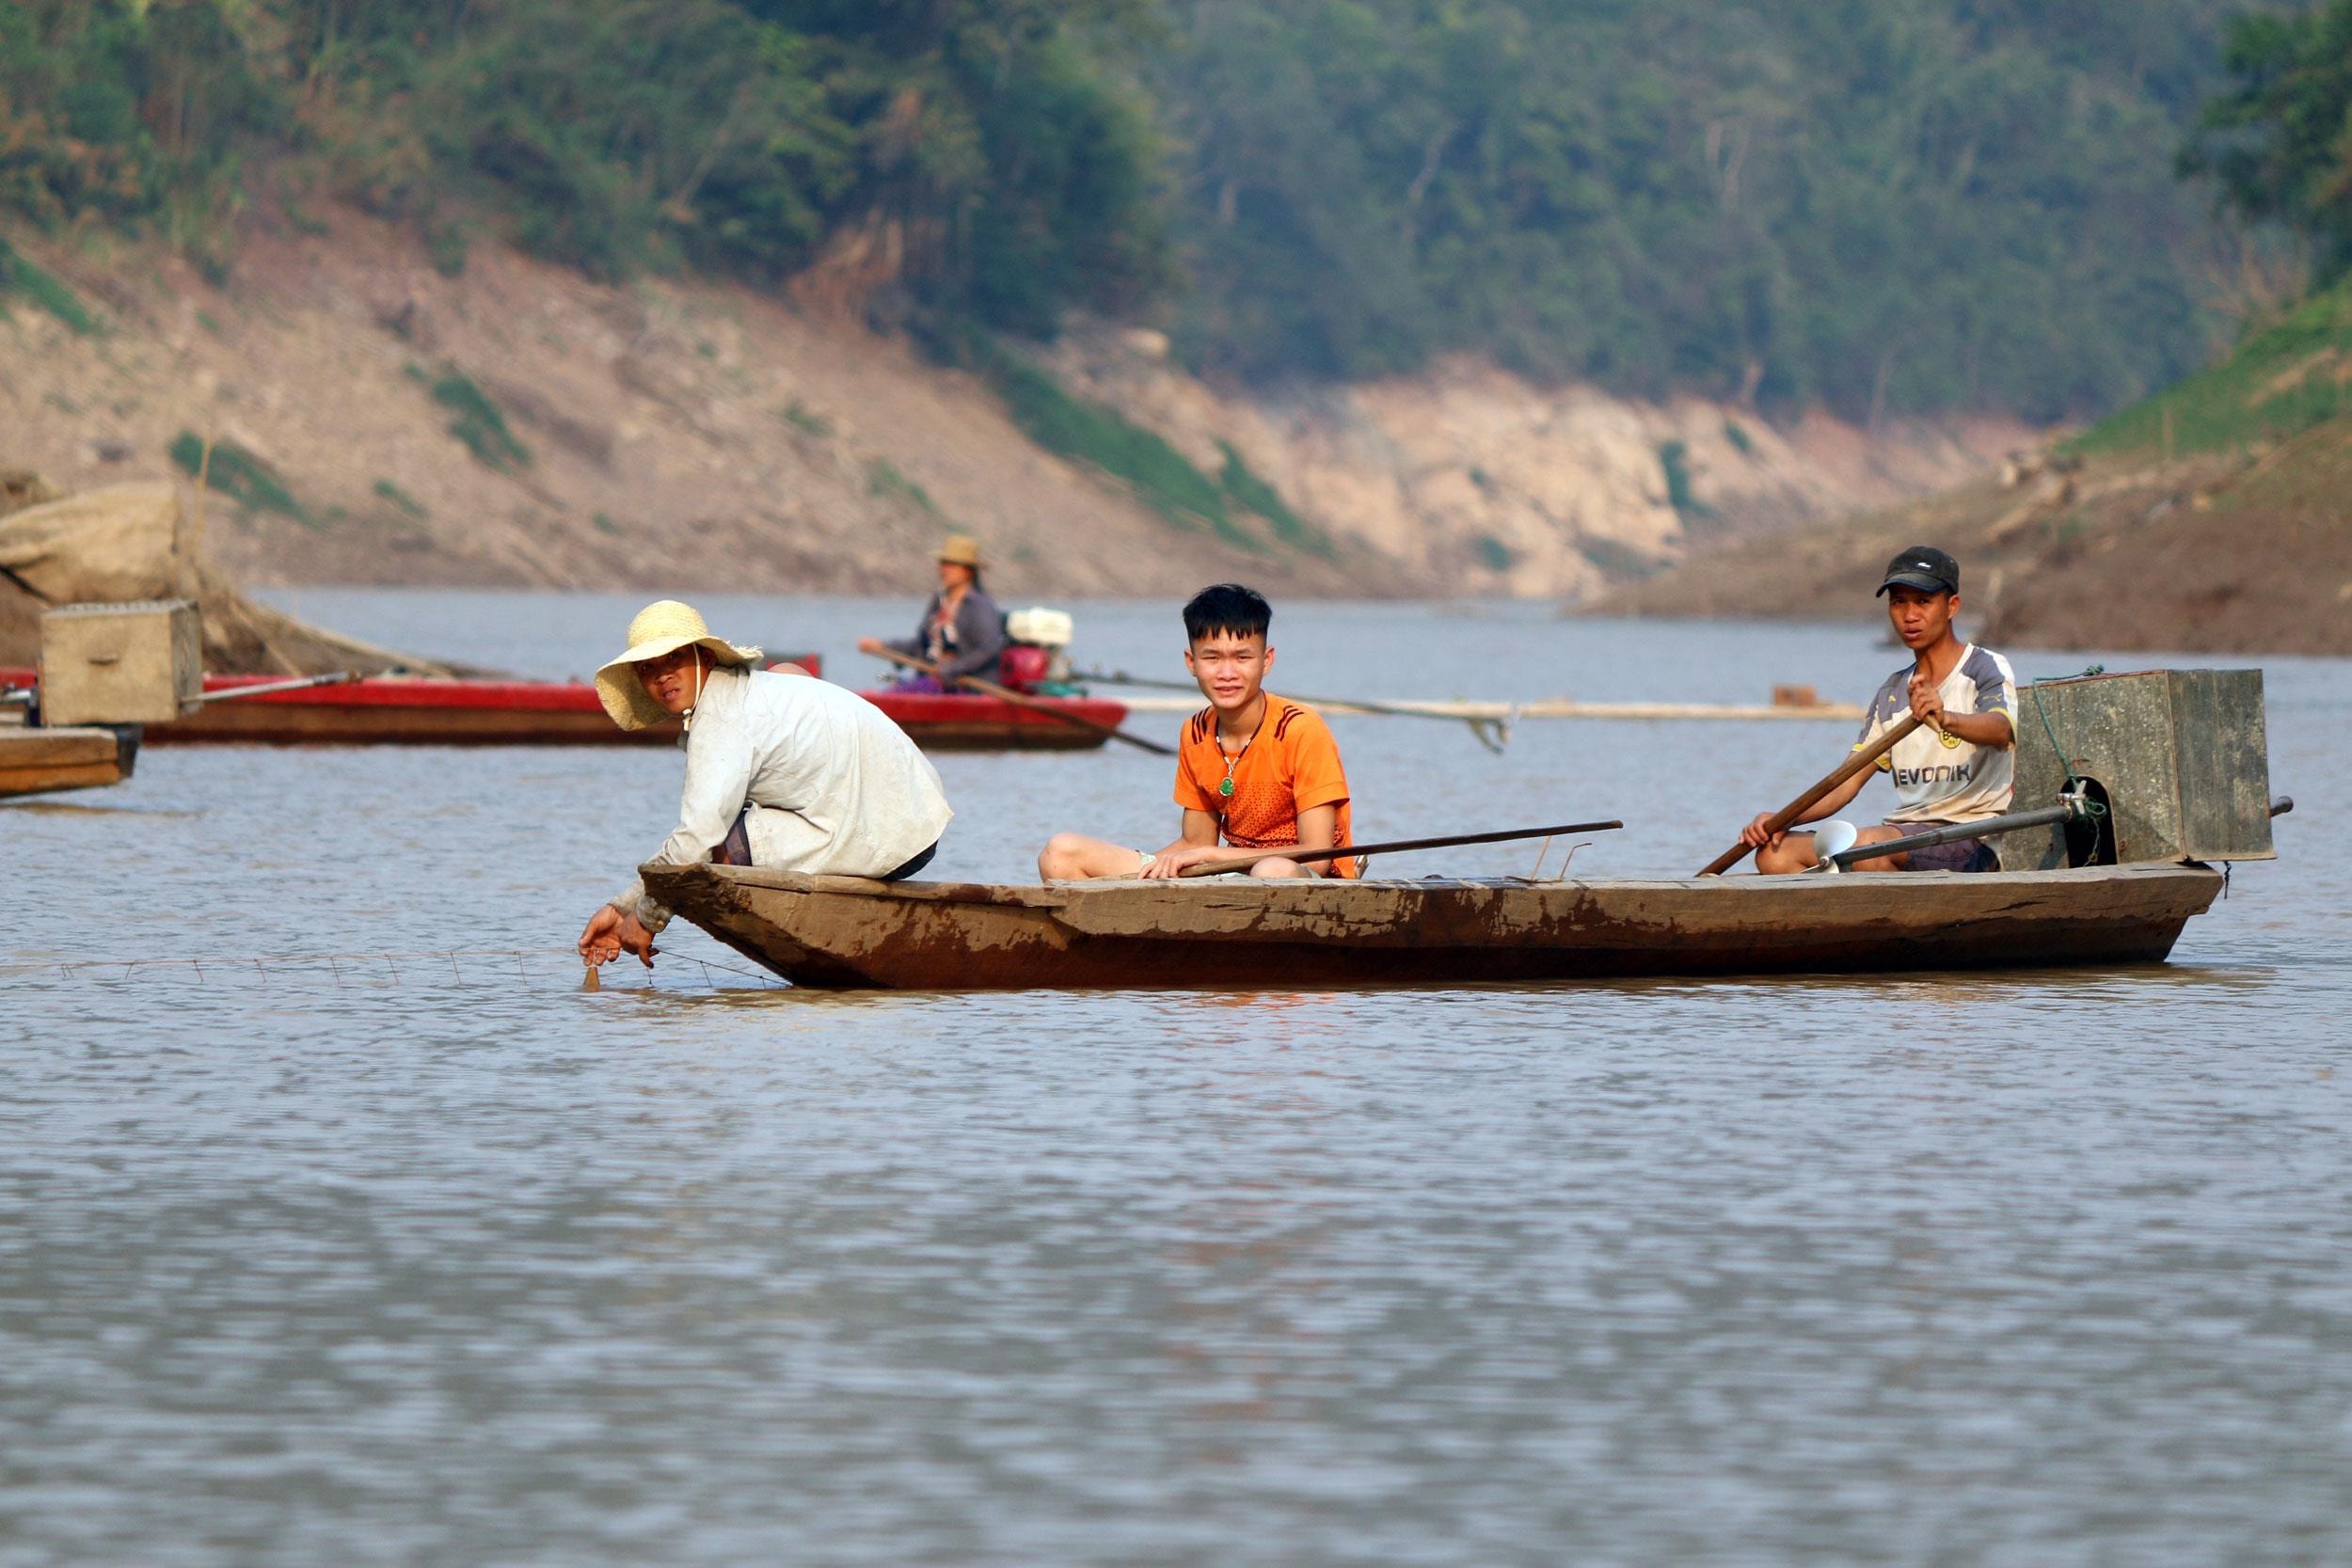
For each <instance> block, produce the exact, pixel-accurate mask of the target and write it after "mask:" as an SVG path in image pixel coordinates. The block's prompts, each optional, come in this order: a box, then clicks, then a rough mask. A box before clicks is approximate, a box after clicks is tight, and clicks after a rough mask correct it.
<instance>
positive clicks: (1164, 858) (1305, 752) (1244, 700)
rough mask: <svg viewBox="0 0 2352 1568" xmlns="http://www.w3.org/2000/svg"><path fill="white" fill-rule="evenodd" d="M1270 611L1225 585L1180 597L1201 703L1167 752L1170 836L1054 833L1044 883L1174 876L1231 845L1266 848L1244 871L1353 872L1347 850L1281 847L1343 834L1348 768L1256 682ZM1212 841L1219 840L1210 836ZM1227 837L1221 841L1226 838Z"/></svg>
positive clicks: (1040, 861) (1044, 856) (1306, 717)
mask: <svg viewBox="0 0 2352 1568" xmlns="http://www.w3.org/2000/svg"><path fill="white" fill-rule="evenodd" d="M1273 623H1274V610H1273V609H1272V607H1271V606H1269V605H1268V604H1267V603H1266V602H1265V600H1264V598H1263V596H1261V595H1260V594H1258V593H1257V592H1256V591H1255V590H1252V589H1248V588H1245V587H1243V586H1242V585H1241V584H1239V583H1236V582H1223V583H1219V584H1217V585H1216V587H1214V588H1204V589H1202V590H1201V591H1200V593H1198V594H1194V595H1193V598H1192V602H1191V603H1190V604H1187V605H1186V606H1184V636H1185V639H1186V644H1187V645H1186V647H1185V649H1184V667H1185V668H1186V669H1188V670H1190V671H1191V672H1192V677H1193V679H1194V680H1196V681H1198V682H1199V683H1200V694H1201V695H1202V696H1204V697H1206V698H1208V699H1209V705H1208V706H1207V707H1205V708H1203V709H1201V710H1200V712H1199V713H1197V714H1194V715H1193V716H1192V718H1191V719H1189V720H1187V721H1185V723H1184V737H1183V739H1182V740H1181V741H1180V742H1179V744H1178V747H1177V754H1176V804H1177V805H1179V806H1180V807H1182V808H1183V809H1184V819H1183V826H1182V829H1181V831H1180V832H1178V833H1177V836H1176V842H1174V843H1173V844H1170V845H1168V846H1167V847H1163V848H1160V849H1157V850H1145V849H1130V848H1128V847H1125V846H1123V845H1119V844H1113V843H1110V842H1108V841H1107V840H1104V839H1099V838H1087V837H1085V836H1083V835H1081V834H1078V833H1057V834H1055V835H1054V837H1053V839H1052V841H1051V842H1049V843H1048V844H1047V845H1046V846H1045V848H1044V850H1043V851H1042V852H1041V854H1040V855H1039V856H1038V858H1037V869H1038V875H1039V876H1041V877H1043V878H1044V879H1046V880H1048V881H1055V880H1060V879H1083V878H1089V877H1135V876H1142V877H1150V878H1155V879H1156V878H1162V877H1174V876H1176V875H1178V874H1179V873H1180V872H1182V871H1183V870H1184V867H1186V866H1188V865H1199V864H1200V863H1202V862H1204V861H1217V860H1232V859H1238V858H1241V857H1237V856H1235V855H1234V853H1233V850H1235V849H1239V850H1243V851H1245V852H1248V851H1252V850H1261V849H1263V850H1268V851H1272V852H1271V853H1269V854H1267V855H1266V856H1265V857H1264V858H1263V859H1262V860H1260V861H1259V862H1258V863H1256V864H1254V865H1252V866H1251V867H1250V868H1249V875H1251V876H1253V877H1327V876H1328V877H1355V876H1359V875H1360V874H1361V868H1360V867H1359V865H1358V864H1357V863H1356V861H1355V859H1354V858H1353V857H1352V856H1351V857H1343V858H1342V859H1339V860H1332V861H1321V862H1307V863H1300V862H1298V861H1295V860H1293V859H1291V858H1290V857H1289V856H1287V855H1284V854H1282V853H1280V851H1282V850H1284V849H1332V848H1338V847H1343V846H1345V845H1348V844H1351V843H1353V842H1354V840H1353V839H1351V838H1350V837H1349V836H1348V795H1347V774H1346V772H1345V770H1344V769H1343V768H1341V766H1340V748H1339V743H1338V742H1337V741H1335V740H1333V739H1332V738H1331V731H1330V727H1329V726H1328V725H1327V724H1325V723H1324V721H1323V716H1322V715H1321V714H1318V713H1317V712H1315V710H1314V709H1312V708H1311V707H1308V706H1305V705H1302V704H1299V703H1294V702H1291V701H1289V700H1288V699H1287V698H1282V697H1277V696H1275V695H1274V694H1273V693H1272V692H1270V691H1268V690H1266V689H1265V677H1266V672H1267V671H1269V670H1271V669H1273V668H1274V647H1273V644H1272V643H1270V642H1268V641H1266V635H1267V633H1268V631H1269V630H1270V629H1271V628H1272V626H1273ZM1220 840H1221V841H1222V842H1220ZM1227 846H1230V847H1227Z"/></svg>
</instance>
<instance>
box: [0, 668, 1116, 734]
mask: <svg viewBox="0 0 2352 1568" xmlns="http://www.w3.org/2000/svg"><path fill="white" fill-rule="evenodd" d="M33 681H34V672H33V671H31V670H23V669H18V670H7V669H0V686H30V685H32V684H33ZM285 682H286V677H285V676H282V675H207V676H205V677H204V689H205V691H206V693H207V694H210V693H213V692H228V691H234V690H237V689H240V688H244V687H258V686H273V685H275V686H283V685H284V684H285ZM858 695H860V696H861V697H864V698H865V699H866V701H867V702H870V703H872V704H873V705H875V706H876V707H878V708H880V709H882V711H883V712H884V713H886V714H888V715H890V717H891V718H892V719H893V720H895V721H897V722H898V726H899V728H901V729H903V730H905V731H906V732H907V734H908V735H909V736H912V737H913V738H914V742H915V743H916V744H917V745H919V746H923V747H926V748H928V749H930V750H934V751H962V752H998V751H1056V752H1060V751H1083V750H1086V749H1088V748H1090V747H1095V746H1100V745H1102V744H1103V742H1104V740H1105V739H1106V738H1108V732H1109V731H1110V730H1111V729H1115V728H1117V727H1118V725H1119V724H1120V721H1123V720H1124V719H1125V718H1126V717H1127V707H1126V705H1125V704H1123V703H1115V702H1111V701H1109V700H1107V699H1105V698H1101V697H1037V698H1032V699H1031V701H1033V702H1034V703H1036V704H1037V706H1036V707H1025V706H1023V705H1020V704H1016V703H1009V702H1006V701H1004V700H1003V699H1002V698H998V697H985V696H965V695H963V694H961V693H958V694H956V695H954V696H943V695H922V694H918V693H912V692H900V691H861V692H859V693H858ZM1096 726H1101V727H1099V728H1098V727H1096ZM677 736H678V727H677V725H676V724H675V723H670V724H660V725H657V726H655V727H654V728H651V729H644V730H636V731H629V730H624V729H622V728H620V727H619V726H618V725H616V724H614V723H613V722H612V720H611V719H610V718H608V717H607V716H606V714H605V711H604V705H603V704H602V703H600V702H598V701H597V700H596V688H595V687H593V686H589V685H587V684H585V683H583V682H580V681H562V682H558V681H500V680H455V679H448V678H441V677H435V676H425V675H370V676H368V677H366V678H365V679H362V680H358V681H351V682H347V683H344V684H342V685H338V686H311V687H303V688H300V689H294V690H278V691H270V692H265V693H262V694H259V695H256V696H252V697H240V698H236V699H234V700H232V701H228V702H208V703H206V704H205V705H203V706H202V707H201V708H199V709H198V710H197V711H196V712H194V713H192V714H189V715H188V716H187V717H186V718H184V719H174V720H171V721H168V722H167V723H160V724H150V725H148V726H147V736H146V743H147V744H148V745H150V746H177V745H183V744H190V743H195V742H206V741H209V742H225V743H229V744H245V745H259V746H303V745H323V746H631V745H667V744H670V743H672V742H675V740H676V739H677Z"/></svg>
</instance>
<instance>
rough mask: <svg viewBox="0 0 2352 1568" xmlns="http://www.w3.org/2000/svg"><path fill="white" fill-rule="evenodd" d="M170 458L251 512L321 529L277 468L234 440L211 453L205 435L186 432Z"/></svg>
mask: <svg viewBox="0 0 2352 1568" xmlns="http://www.w3.org/2000/svg"><path fill="white" fill-rule="evenodd" d="M170 457H171V460H172V461H173V462H174V463H177V464H178V465H179V466H180V467H181V469H182V470H183V472H185V473H186V474H187V476H188V477H189V478H191V479H198V478H200V479H202V480H203V482H204V484H205V487H206V488H207V489H211V490H217V491H219V492H220V493H221V494H222V495H224V496H227V497H228V498H229V499H230V500H233V501H235V502H236V503H237V504H238V505H240V506H243V507H245V508H246V509H247V510H249V511H254V512H275V513H278V515H281V516H285V517H291V518H293V519H294V521H295V522H297V523H300V524H301V525H302V526H303V527H305V528H313V529H314V528H317V527H318V526H319V520H318V519H317V518H316V517H314V516H312V515H310V508H308V507H306V506H304V505H303V504H302V503H301V502H300V501H298V500H296V499H294V492H293V491H292V490H289V489H287V488H286V482H285V481H284V480H282V479H280V478H278V471H277V470H276V469H275V468H272V467H270V466H269V465H268V464H266V463H264V462H262V460H261V459H260V458H258V457H256V456H254V455H253V454H252V453H251V452H249V451H246V450H245V449H244V448H243V447H241V446H238V445H237V444H236V443H235V442H233V441H215V442H214V443H213V448H212V451H210V452H209V453H208V452H206V451H205V450H204V438H203V437H202V436H199V435H197V434H196V432H194V431H192V430H183V431H182V432H181V433H180V434H179V436H177V437H175V438H174V439H173V441H172V443H171V449H170Z"/></svg>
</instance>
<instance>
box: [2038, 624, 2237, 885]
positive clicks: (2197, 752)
mask: <svg viewBox="0 0 2352 1568" xmlns="http://www.w3.org/2000/svg"><path fill="white" fill-rule="evenodd" d="M2017 708H2018V711H2017V712H2016V714H2015V715H2014V716H2013V718H2014V720H2015V723H2016V733H2017V790H2016V800H2015V804H2014V806H2013V807H2012V808H2011V809H2012V810H2015V811H2020V812H2024V811H2031V810H2033V809H2035V808H2036V807H2041V806H2052V805H2056V804H2058V799H2059V796H2060V794H2061V793H2062V792H2063V791H2064V790H2065V789H2066V787H2067V776H2068V773H2069V770H2070V765H2071V770H2072V772H2073V774H2074V777H2075V778H2078V779H2081V780H2084V781H2087V782H2086V789H2087V792H2088V793H2089V794H2090V798H2091V799H2092V800H2095V801H2098V802H2100V803H2101V804H2103V805H2105V806H2106V816H2105V817H2103V818H2099V819H2097V820H2095V821H2093V822H2089V823H2082V822H2075V823H2063V824H2056V825H2052V826H2047V827H2040V828H2027V829H2021V830H2019V831H2018V832H2010V833H2003V834H2001V835H1999V838H1998V840H1997V841H1996V844H1995V848H1996V849H1997V850H1998V852H1999V854H2000V857H2001V868H2002V869H2003V870H2005V871H2046V870H2051V869H2055V868H2057V867H2060V866H2066V865H2083V864H2091V863H2097V864H2116V865H2140V864H2150V863H2164V862H2171V863H2182V862H2188V861H2256V860H2274V859H2276V858H2277V851H2276V850H2274V849H2273V848H2272V847H2271V838H2270V759H2269V750H2268V743H2267V738H2266V736H2265V722H2264V711H2263V675H2262V672H2261V671H2260V670H2148V671H2142V672H2139V673H2132V674H2117V675H2107V674H2099V675H2081V676H2076V677H2074V679H2071V680H2059V681H2041V682H2038V683H2036V684H2035V685H2032V686H2029V687H2026V688H2025V689H2023V690H2021V691H2020V692H2019V693H2018V701H2017ZM2053 735H2055V736H2056V739H2057V745H2053V744H2052V736H2053ZM2058 746H2063V747H2064V748H2065V749H2066V754H2065V757H2064V759H2063V760H2061V758H2060V756H2059V754H2058Z"/></svg>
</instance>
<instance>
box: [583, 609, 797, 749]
mask: <svg viewBox="0 0 2352 1568" xmlns="http://www.w3.org/2000/svg"><path fill="white" fill-rule="evenodd" d="M690 642H691V643H693V644H695V645H697V646H699V647H702V648H705V649H707V650H708V651H709V654H710V657H711V662H712V663H714V664H757V663H758V662H759V650H758V649H757V648H739V647H737V646H736V645H735V644H734V643H732V642H729V641H727V640H726V639H724V638H723V637H713V636H711V635H710V628H709V627H708V626H705V625H704V624H703V618H702V612H701V611H700V610H696V609H695V608H694V607H693V606H692V605H691V604H680V603H679V602H678V601H677V600H675V599H663V600H661V601H660V603H658V604H649V605H647V606H646V607H645V608H644V609H643V610H639V611H638V612H637V618H636V619H635V620H633V621H631V622H630V623H629V624H628V652H627V653H625V654H623V655H622V656H621V657H618V658H616V659H613V660H612V662H611V663H609V664H607V665H605V666H604V668H603V669H601V670H598V671H597V672H596V695H597V696H598V697H600V698H602V699H603V701H604V711H605V712H607V713H609V714H611V715H612V721H613V722H614V723H615V724H618V725H620V726H621V728H623V729H625V730H642V729H644V728H646V727H648V726H650V725H654V724H659V723H660V722H661V721H663V720H665V719H667V718H669V717H670V714H669V710H668V709H666V708H664V707H663V706H662V705H660V703H657V702H655V701H654V700H653V698H652V697H651V696H650V695H649V694H647V692H646V690H645V688H644V682H642V681H640V680H639V679H638V678H637V672H636V671H635V670H634V669H632V668H631V666H632V665H635V664H638V663H640V662H642V661H643V660H644V659H648V658H660V657H661V656H662V655H663V654H667V653H675V651H676V650H678V649H680V648H683V647H685V646H686V645H687V644H688V643H690Z"/></svg>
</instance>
